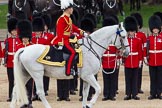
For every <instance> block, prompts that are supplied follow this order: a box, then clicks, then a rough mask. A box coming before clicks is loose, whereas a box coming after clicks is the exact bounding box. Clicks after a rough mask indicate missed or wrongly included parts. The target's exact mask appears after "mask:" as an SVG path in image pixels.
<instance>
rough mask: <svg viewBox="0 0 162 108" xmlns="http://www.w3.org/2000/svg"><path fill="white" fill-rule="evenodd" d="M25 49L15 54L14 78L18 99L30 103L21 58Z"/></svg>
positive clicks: (22, 102) (23, 102)
mask: <svg viewBox="0 0 162 108" xmlns="http://www.w3.org/2000/svg"><path fill="white" fill-rule="evenodd" d="M23 51H24V48H21V49H19V50H18V51H17V52H16V54H15V56H14V80H15V89H16V101H17V102H21V104H22V105H23V104H28V98H27V93H26V87H25V82H24V80H23V79H24V76H23V72H22V64H21V62H20V60H19V55H20V54H21V53H22V52H23Z"/></svg>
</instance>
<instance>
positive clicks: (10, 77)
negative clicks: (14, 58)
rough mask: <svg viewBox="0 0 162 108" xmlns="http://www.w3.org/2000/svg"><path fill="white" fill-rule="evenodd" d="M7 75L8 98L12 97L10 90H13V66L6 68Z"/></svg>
mask: <svg viewBox="0 0 162 108" xmlns="http://www.w3.org/2000/svg"><path fill="white" fill-rule="evenodd" d="M7 76H8V82H9V91H8V93H9V94H8V98H12V91H13V87H14V73H13V68H7Z"/></svg>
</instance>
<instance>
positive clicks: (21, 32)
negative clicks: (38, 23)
mask: <svg viewBox="0 0 162 108" xmlns="http://www.w3.org/2000/svg"><path fill="white" fill-rule="evenodd" d="M17 32H18V36H19V38H20V39H21V40H22V38H24V37H26V38H29V40H30V41H31V38H32V24H31V22H30V21H29V20H21V21H19V22H18V24H17Z"/></svg>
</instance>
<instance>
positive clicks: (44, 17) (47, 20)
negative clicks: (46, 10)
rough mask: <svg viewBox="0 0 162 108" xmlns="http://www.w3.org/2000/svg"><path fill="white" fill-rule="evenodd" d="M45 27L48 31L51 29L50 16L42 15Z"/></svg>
mask: <svg viewBox="0 0 162 108" xmlns="http://www.w3.org/2000/svg"><path fill="white" fill-rule="evenodd" d="M42 18H43V20H44V23H45V25H47V27H48V29H50V28H51V16H50V15H48V14H44V15H42Z"/></svg>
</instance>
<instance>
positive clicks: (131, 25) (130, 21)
mask: <svg viewBox="0 0 162 108" xmlns="http://www.w3.org/2000/svg"><path fill="white" fill-rule="evenodd" d="M124 27H125V30H126V31H127V32H128V31H136V32H137V30H138V29H137V21H136V19H135V17H132V16H128V17H126V18H125V20H124Z"/></svg>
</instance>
